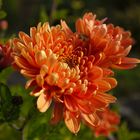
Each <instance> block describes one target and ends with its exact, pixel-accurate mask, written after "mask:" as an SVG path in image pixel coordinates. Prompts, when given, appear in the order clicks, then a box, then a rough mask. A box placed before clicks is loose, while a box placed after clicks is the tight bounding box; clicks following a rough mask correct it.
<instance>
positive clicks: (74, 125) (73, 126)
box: [64, 110, 80, 134]
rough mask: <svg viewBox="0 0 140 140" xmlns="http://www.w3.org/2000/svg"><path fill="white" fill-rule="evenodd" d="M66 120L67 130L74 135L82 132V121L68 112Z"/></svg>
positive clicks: (66, 112)
mask: <svg viewBox="0 0 140 140" xmlns="http://www.w3.org/2000/svg"><path fill="white" fill-rule="evenodd" d="M64 119H65V124H66V126H67V128H68V129H69V130H70V131H71V132H72V133H74V134H76V133H78V131H79V130H80V119H79V118H77V117H76V116H75V115H74V114H72V113H71V112H70V111H67V110H66V111H65V116H64Z"/></svg>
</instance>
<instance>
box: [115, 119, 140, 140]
mask: <svg viewBox="0 0 140 140" xmlns="http://www.w3.org/2000/svg"><path fill="white" fill-rule="evenodd" d="M139 139H140V134H139V133H138V132H130V131H129V130H128V127H127V124H126V122H124V123H122V125H121V126H120V128H119V130H118V140H139Z"/></svg>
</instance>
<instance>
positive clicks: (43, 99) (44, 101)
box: [37, 93, 52, 112]
mask: <svg viewBox="0 0 140 140" xmlns="http://www.w3.org/2000/svg"><path fill="white" fill-rule="evenodd" d="M51 102H52V98H51V97H50V96H49V95H47V94H44V93H42V94H41V95H40V96H39V97H38V99H37V108H38V109H39V111H40V112H45V111H46V110H47V109H48V108H49V106H50V104H51Z"/></svg>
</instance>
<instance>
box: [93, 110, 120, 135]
mask: <svg viewBox="0 0 140 140" xmlns="http://www.w3.org/2000/svg"><path fill="white" fill-rule="evenodd" d="M99 113H100V114H99V116H100V118H101V121H100V125H99V126H98V127H95V128H92V129H93V132H94V133H95V135H96V136H100V135H103V136H108V135H109V134H110V133H111V132H114V131H117V129H118V126H117V125H118V124H119V123H120V117H119V115H118V114H117V113H116V112H113V111H111V110H109V109H108V108H106V109H105V110H104V111H102V112H99Z"/></svg>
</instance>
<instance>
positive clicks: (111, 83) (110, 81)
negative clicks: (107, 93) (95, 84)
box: [104, 78, 117, 88]
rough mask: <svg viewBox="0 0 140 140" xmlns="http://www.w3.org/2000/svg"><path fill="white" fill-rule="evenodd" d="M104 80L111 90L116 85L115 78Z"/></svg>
mask: <svg viewBox="0 0 140 140" xmlns="http://www.w3.org/2000/svg"><path fill="white" fill-rule="evenodd" d="M104 80H105V81H107V82H108V83H109V84H110V85H111V88H114V87H116V85H117V81H116V79H115V78H104Z"/></svg>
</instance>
